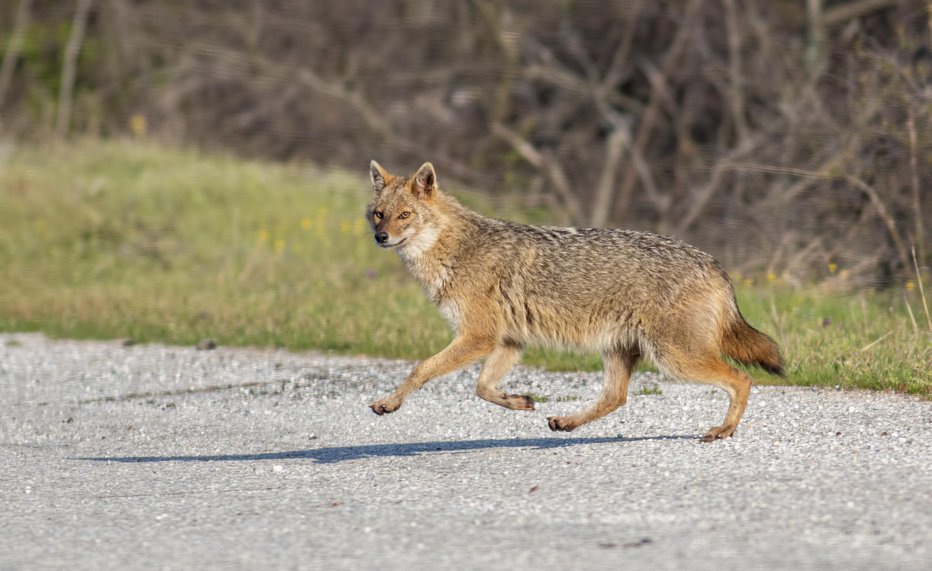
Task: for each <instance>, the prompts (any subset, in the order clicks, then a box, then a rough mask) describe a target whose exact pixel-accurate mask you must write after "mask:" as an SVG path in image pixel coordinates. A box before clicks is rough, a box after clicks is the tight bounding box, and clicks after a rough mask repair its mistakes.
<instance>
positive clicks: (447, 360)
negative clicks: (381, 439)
mask: <svg viewBox="0 0 932 571" xmlns="http://www.w3.org/2000/svg"><path fill="white" fill-rule="evenodd" d="M494 347H495V344H494V343H493V342H492V341H489V340H486V339H481V338H478V337H475V336H466V335H463V336H460V337H457V338H456V339H454V340H453V341H452V342H450V344H449V345H447V347H446V348H445V349H444V350H443V351H441V352H439V353H437V354H436V355H434V356H433V357H429V358H427V359H425V360H424V361H421V362H420V363H418V364H417V366H416V367H414V370H413V371H411V374H409V375H408V378H406V379H405V380H404V382H403V383H401V385H399V387H398V388H397V389H395V392H393V393H392V394H390V395H389V396H387V397H385V398H384V399H382V400H377V401H375V402H374V403H372V404H370V405H369V408H371V409H372V412H374V413H375V414H378V415H382V414H385V413H388V412H395V411H396V410H398V409H399V408H401V404H402V403H403V402H404V400H405V399H406V398H408V395H409V394H411V393H412V392H414V391H415V390H417V389H419V388H421V387H422V386H424V384H425V383H427V381H429V380H431V379H434V378H437V377H439V376H441V375H445V374H447V373H450V372H453V371H455V370H457V369H459V368H461V367H465V366H466V365H468V364H470V363H472V362H473V361H475V360H477V359H481V358H482V357H485V356H486V355H488V354H489V353H491V352H492V349H493V348H494Z"/></svg>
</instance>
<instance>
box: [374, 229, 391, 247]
mask: <svg viewBox="0 0 932 571" xmlns="http://www.w3.org/2000/svg"><path fill="white" fill-rule="evenodd" d="M375 241H376V242H378V243H379V244H384V243H385V242H388V232H376V233H375Z"/></svg>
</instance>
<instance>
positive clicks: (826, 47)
mask: <svg viewBox="0 0 932 571" xmlns="http://www.w3.org/2000/svg"><path fill="white" fill-rule="evenodd" d="M0 57H2V61H0V279H2V280H3V283H4V288H3V289H2V292H0V327H2V328H3V329H6V330H25V329H39V330H43V331H47V332H49V333H53V334H57V335H68V336H78V337H87V336H91V337H126V338H133V339H135V340H140V341H150V340H151V341H155V340H161V341H170V342H179V343H188V342H195V341H197V340H199V339H201V338H204V337H208V336H210V337H215V338H217V339H219V340H220V341H221V342H225V343H238V344H252V345H276V346H283V347H289V348H295V349H299V348H310V347H313V348H319V349H334V350H339V351H344V352H359V353H369V354H379V355H387V356H397V357H422V356H424V355H426V354H429V353H430V352H432V351H434V350H436V349H437V348H438V347H440V346H442V345H443V344H444V343H445V342H446V340H447V339H448V337H449V333H448V332H446V330H445V328H444V325H443V323H442V321H441V320H440V319H439V317H437V316H436V313H435V312H434V311H433V310H432V309H431V308H430V306H429V305H428V303H427V301H426V300H425V299H423V296H421V294H420V293H419V292H418V291H417V289H416V287H415V286H414V285H413V283H412V282H411V281H410V278H408V277H407V276H406V275H405V273H404V270H403V268H402V267H401V265H400V264H399V263H398V260H397V259H395V257H394V256H390V255H385V254H384V253H380V252H378V251H376V250H375V249H374V248H372V247H371V244H370V239H369V237H368V230H367V228H366V227H365V225H364V224H363V222H362V217H361V213H362V209H363V205H364V203H365V201H366V199H367V195H368V183H367V181H366V179H365V173H366V165H367V164H368V161H369V160H370V159H372V158H377V159H378V160H379V161H380V162H382V163H383V164H385V165H386V166H388V167H389V168H390V169H392V170H396V171H399V172H404V171H406V170H411V169H413V168H414V167H416V166H417V165H419V164H420V163H421V162H423V161H425V160H431V161H432V162H433V163H434V164H435V165H436V166H437V168H438V172H439V176H440V182H441V185H442V186H443V187H444V188H446V189H447V190H452V191H453V192H454V193H455V194H457V195H458V196H461V197H465V200H466V201H467V202H468V203H469V204H471V205H472V206H474V207H475V208H477V209H479V210H481V211H483V212H485V213H486V214H490V215H498V216H502V217H510V218H518V219H521V220H526V221H535V222H547V223H556V224H572V225H593V226H625V227H631V228H639V229H646V230H651V231H656V232H661V233H666V234H672V235H675V236H677V237H679V238H682V239H684V240H686V241H689V242H692V243H694V244H696V245H697V246H699V247H701V248H702V249H704V250H707V251H709V252H711V253H713V254H714V255H715V256H716V257H718V258H719V259H720V260H721V261H722V263H723V265H724V266H725V267H726V268H727V269H728V270H729V271H730V272H731V274H732V276H733V278H734V279H735V281H736V282H737V283H738V285H739V286H740V287H739V289H740V290H741V291H740V295H741V297H742V303H743V304H744V305H745V306H747V307H748V308H749V309H748V311H746V313H749V314H750V315H749V317H750V318H751V321H752V322H755V323H756V324H759V325H760V326H761V327H762V328H763V329H765V330H767V331H768V332H769V333H773V334H775V335H776V336H777V337H778V339H779V340H780V341H781V343H782V344H783V345H784V346H786V347H787V352H788V355H789V359H790V372H791V378H793V379H794V380H795V382H810V383H819V384H834V383H840V384H842V385H847V384H848V383H849V382H850V383H851V384H852V385H853V386H869V387H875V388H893V389H897V390H909V391H910V392H918V393H921V394H929V392H930V389H929V386H930V383H932V381H930V377H929V370H930V369H932V350H930V345H932V339H930V337H929V335H930V332H932V323H930V320H929V317H928V310H927V308H926V304H927V301H926V300H927V298H926V293H927V290H928V289H929V288H928V285H929V265H930V262H932V247H930V239H929V233H930V230H929V228H930V223H932V195H930V193H928V191H927V190H926V189H927V188H928V187H929V185H930V183H932V169H930V166H932V2H929V1H927V0H771V1H765V0H750V1H746V2H744V1H736V0H707V1H701V0H683V1H679V2H647V1H638V0H625V1H614V2H611V1H583V0H550V1H543V2H530V1H527V0H521V1H519V0H512V1H492V0H464V1H461V2H447V1H443V0H382V1H374V0H339V1H334V0H319V1H311V0H278V1H276V0H196V1H182V0H158V1H157V0H6V1H5V2H3V3H2V6H0ZM380 254H381V255H380ZM529 360H530V362H532V363H537V364H544V365H547V366H550V367H574V366H595V364H597V360H596V359H594V358H592V357H591V356H576V355H566V354H562V355H553V354H548V353H543V352H538V353H533V354H532V355H531V356H530V358H529ZM794 367H795V368H794ZM852 379H854V380H852Z"/></svg>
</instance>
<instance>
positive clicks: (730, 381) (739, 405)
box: [664, 354, 751, 442]
mask: <svg viewBox="0 0 932 571" xmlns="http://www.w3.org/2000/svg"><path fill="white" fill-rule="evenodd" d="M664 365H665V366H666V367H667V368H669V369H671V370H672V372H674V373H675V374H677V376H680V377H682V378H683V379H684V380H689V381H697V382H700V383H708V384H712V385H716V386H718V387H721V388H722V389H724V390H725V392H727V393H728V397H729V399H730V400H729V403H728V412H727V413H726V414H725V422H724V423H722V425H721V426H713V427H712V428H710V429H709V431H708V432H707V433H706V434H705V436H703V437H702V441H703V442H712V441H714V440H719V439H722V438H728V437H729V436H732V435H733V434H734V433H735V429H736V428H738V423H739V422H740V421H741V417H742V416H743V415H744V409H745V407H746V406H747V404H748V395H749V394H750V393H751V377H749V376H748V375H747V374H746V373H744V372H742V371H739V370H737V369H735V368H734V367H732V366H731V365H729V364H728V363H726V362H725V361H723V360H722V358H721V357H719V356H718V355H715V354H712V355H708V356H706V357H705V358H701V359H694V360H686V359H680V360H678V362H676V363H670V362H669V361H667V362H665V363H664ZM671 365H672V366H671Z"/></svg>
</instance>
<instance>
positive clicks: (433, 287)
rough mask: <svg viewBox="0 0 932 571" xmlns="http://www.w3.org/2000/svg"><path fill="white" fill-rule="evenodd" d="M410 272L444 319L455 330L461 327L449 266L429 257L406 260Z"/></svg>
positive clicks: (459, 312)
mask: <svg viewBox="0 0 932 571" xmlns="http://www.w3.org/2000/svg"><path fill="white" fill-rule="evenodd" d="M405 262H406V263H407V266H408V271H410V272H411V275H412V276H413V277H414V279H415V280H416V281H417V282H418V284H420V286H421V289H423V290H424V293H426V294H427V297H428V298H430V300H431V301H432V302H434V304H436V305H437V308H438V309H439V310H440V313H441V314H442V315H443V316H444V318H445V319H446V320H447V321H448V322H449V323H450V325H452V326H453V327H454V328H455V327H457V326H458V325H459V322H460V317H461V315H462V313H461V311H460V308H459V304H457V302H456V300H455V295H454V292H453V275H452V270H451V268H450V266H449V265H447V264H444V263H443V262H441V261H439V260H436V259H430V258H427V257H421V258H415V259H405Z"/></svg>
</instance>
